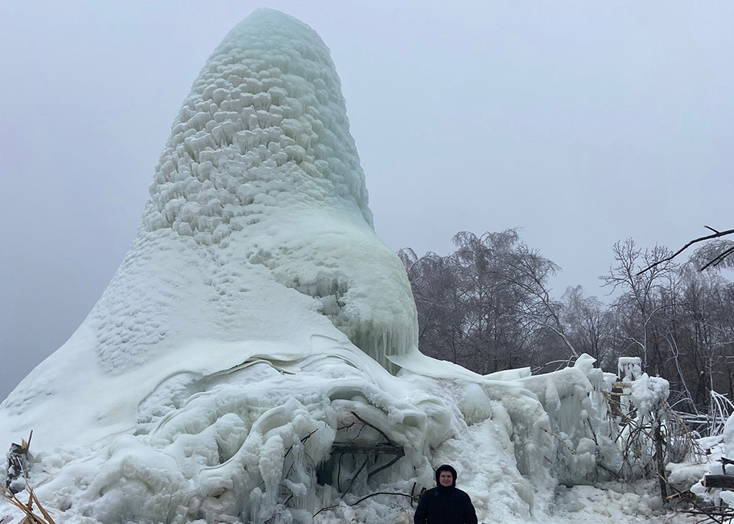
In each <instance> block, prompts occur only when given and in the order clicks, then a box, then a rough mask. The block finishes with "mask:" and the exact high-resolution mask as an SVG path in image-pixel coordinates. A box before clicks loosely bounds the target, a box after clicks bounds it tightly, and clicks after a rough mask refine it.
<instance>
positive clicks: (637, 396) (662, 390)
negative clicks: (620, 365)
mask: <svg viewBox="0 0 734 524" xmlns="http://www.w3.org/2000/svg"><path fill="white" fill-rule="evenodd" d="M630 393H631V395H630V400H631V401H632V404H633V405H634V406H635V407H636V408H637V413H638V418H640V419H643V418H644V417H646V416H647V415H648V414H649V413H651V412H653V411H655V410H657V409H659V408H660V406H661V405H662V403H663V402H664V401H665V400H667V398H668V394H669V393H670V385H669V383H668V381H667V380H665V379H664V378H660V377H650V376H648V375H647V373H643V374H642V376H641V377H640V378H639V379H637V380H635V381H634V382H632V388H631V390H630Z"/></svg>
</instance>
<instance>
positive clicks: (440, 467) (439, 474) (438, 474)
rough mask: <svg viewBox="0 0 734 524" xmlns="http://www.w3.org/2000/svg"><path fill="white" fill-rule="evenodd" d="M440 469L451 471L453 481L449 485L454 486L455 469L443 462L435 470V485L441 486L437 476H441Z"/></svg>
mask: <svg viewBox="0 0 734 524" xmlns="http://www.w3.org/2000/svg"><path fill="white" fill-rule="evenodd" d="M442 471H449V472H450V473H451V477H452V478H453V479H454V481H453V482H452V483H451V487H452V488H455V487H456V470H455V469H454V468H452V467H451V466H449V465H448V464H444V465H443V466H439V467H438V469H437V470H436V486H438V487H439V488H441V487H443V486H441V483H440V482H439V481H438V478H439V477H440V476H441V472H442Z"/></svg>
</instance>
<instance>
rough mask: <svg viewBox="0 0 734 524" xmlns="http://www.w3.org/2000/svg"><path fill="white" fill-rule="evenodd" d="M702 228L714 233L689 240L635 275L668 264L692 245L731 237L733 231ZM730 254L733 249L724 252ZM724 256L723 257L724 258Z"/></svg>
mask: <svg viewBox="0 0 734 524" xmlns="http://www.w3.org/2000/svg"><path fill="white" fill-rule="evenodd" d="M704 227H705V228H706V229H709V230H711V231H714V233H713V234H712V235H707V236H705V237H699V238H694V239H693V240H691V241H690V242H688V243H687V244H686V245H685V246H683V247H682V248H680V249H679V250H678V251H676V252H675V253H673V254H672V255H670V256H669V257H666V258H663V259H662V260H658V261H657V262H655V263H654V264H650V265H649V266H647V267H646V268H645V269H643V270H642V271H640V272H638V273H637V275H638V276H639V275H641V274H643V273H644V272H645V271H648V270H650V269H652V268H654V267H655V266H659V265H660V264H663V263H665V262H670V261H671V260H673V259H674V258H675V257H677V256H678V255H680V254H681V253H683V251H685V250H686V249H688V248H689V247H691V246H692V245H693V244H696V243H698V242H703V241H705V240H712V239H714V238H719V237H723V236H726V235H731V234H732V233H734V229H727V230H726V231H717V230H716V229H714V228H712V227H709V226H704ZM731 252H734V248H733V249H728V250H727V251H725V253H726V255H728V254H730V253H731ZM726 255H724V256H726ZM718 258H722V259H723V258H724V257H722V256H721V255H719V256H718V257H716V259H718ZM716 259H714V260H716ZM711 263H712V262H709V263H708V264H706V265H705V266H704V267H702V268H701V271H703V270H704V269H706V268H707V267H709V266H710V265H711Z"/></svg>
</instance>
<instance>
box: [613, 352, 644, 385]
mask: <svg viewBox="0 0 734 524" xmlns="http://www.w3.org/2000/svg"><path fill="white" fill-rule="evenodd" d="M617 376H618V377H619V380H624V381H626V382H631V381H633V380H637V379H638V378H640V377H641V376H642V361H641V360H640V357H619V360H618V361H617Z"/></svg>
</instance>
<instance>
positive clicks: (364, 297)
mask: <svg viewBox="0 0 734 524" xmlns="http://www.w3.org/2000/svg"><path fill="white" fill-rule="evenodd" d="M150 193H151V199H150V201H149V202H148V204H147V206H146V210H145V213H144V216H143V224H142V226H141V228H140V229H139V231H138V236H137V239H136V240H135V242H134V243H133V245H132V247H131V248H130V250H129V252H128V254H127V256H126V258H125V260H124V262H123V263H122V265H121V267H120V269H119V270H118V271H117V274H116V275H115V277H114V278H113V280H112V282H111V283H110V285H109V287H108V288H107V290H106V291H105V293H104V294H103V296H102V298H101V299H100V300H99V302H98V303H97V304H96V305H95V307H94V309H93V310H92V312H91V313H90V315H89V317H88V318H87V319H86V320H85V321H84V323H83V324H82V326H81V327H80V328H79V330H78V331H77V332H76V333H75V334H74V336H73V337H72V338H71V339H70V340H69V341H68V342H67V343H66V344H65V345H64V346H63V347H62V348H61V349H59V350H58V351H57V352H56V353H55V354H54V355H53V356H52V357H51V358H50V359H49V360H48V361H46V362H45V363H43V364H42V365H41V366H39V368H38V369H37V370H35V371H34V372H33V373H32V374H31V375H30V376H29V377H28V379H27V380H25V381H24V382H23V383H22V384H21V385H20V386H19V387H18V388H17V389H16V390H15V391H14V392H13V393H12V394H11V395H10V396H9V397H8V399H7V400H6V401H5V403H4V404H3V412H4V413H6V414H15V415H20V414H22V415H23V417H22V421H23V422H22V423H23V426H29V427H30V426H33V425H35V424H37V420H38V417H40V416H41V415H40V413H41V412H42V413H43V415H42V416H43V417H44V418H45V417H48V416H51V417H58V419H59V422H60V424H59V426H63V427H64V428H68V430H63V429H62V430H61V431H60V434H59V437H60V439H59V440H57V442H64V441H66V439H67V438H69V437H71V436H73V435H75V434H76V433H77V428H78V427H82V426H86V425H88V424H90V423H92V422H94V421H99V420H103V419H104V420H105V421H106V422H105V423H106V424H108V425H110V426H114V428H115V430H125V429H129V428H130V427H132V424H133V423H134V418H130V417H131V415H133V414H134V411H135V408H136V407H137V402H138V401H139V400H140V399H141V398H142V397H140V398H137V397H133V400H134V403H133V404H130V403H129V402H127V401H120V402H116V401H113V400H112V399H113V398H115V397H116V396H117V395H115V394H114V393H113V392H114V391H115V390H116V389H119V388H123V387H124V388H127V387H128V386H123V384H129V383H131V382H135V383H136V384H139V385H140V386H141V388H140V392H139V394H141V395H144V394H145V392H146V391H149V390H150V389H151V388H152V387H154V386H155V385H157V384H158V383H160V382H162V381H163V380H165V379H166V378H167V377H168V376H170V375H171V374H173V373H176V372H178V371H181V369H179V368H181V367H182V368H183V369H182V370H185V371H195V372H197V373H208V372H214V371H218V370H220V369H224V368H226V367H229V366H233V365H237V364H240V363H241V362H243V361H244V360H246V359H247V358H248V357H249V356H250V355H251V353H252V352H253V351H255V352H262V351H263V350H262V349H261V348H260V349H252V348H251V347H249V346H252V344H249V346H248V344H244V346H248V347H244V346H243V341H262V342H265V341H267V342H268V343H269V344H271V345H272V344H276V345H277V344H284V345H286V346H287V349H286V350H285V351H286V353H288V354H289V355H294V354H295V355H298V356H306V355H308V354H309V353H310V352H311V337H312V336H313V335H314V334H326V335H327V336H329V337H332V338H337V339H340V334H338V333H337V334H334V333H333V330H332V329H329V326H325V323H327V324H330V325H331V324H333V325H334V326H336V327H337V328H338V329H339V330H340V331H341V332H342V333H344V334H345V335H346V337H342V338H344V340H346V339H347V338H348V339H349V341H351V342H352V343H353V344H355V345H356V346H357V347H359V348H361V349H362V350H363V351H364V352H365V353H367V354H368V355H370V356H371V357H372V358H374V359H375V360H376V361H377V362H379V363H380V364H381V365H383V366H384V367H386V368H388V369H390V370H392V371H395V370H396V369H397V368H396V367H395V366H394V365H393V364H392V363H390V362H389V360H388V359H387V356H389V355H399V354H405V353H407V351H408V350H409V349H410V348H411V347H413V346H415V344H416V342H417V316H416V312H415V306H414V304H413V301H412V295H411V291H410V284H409V283H408V280H407V277H406V275H405V271H404V269H403V266H402V264H401V263H400V261H399V260H398V258H397V257H396V256H395V255H394V253H392V252H391V251H390V249H389V248H388V247H387V246H386V245H385V244H384V243H383V242H382V241H380V240H379V239H378V238H377V236H376V235H375V234H374V231H373V229H372V217H371V213H370V211H369V208H368V207H367V190H366V188H365V184H364V174H363V172H362V169H361V167H360V165H359V159H358V157H357V150H356V147H355V145H354V140H353V139H352V137H351V135H350V134H349V125H348V120H347V116H346V109H345V104H344V99H343V97H342V95H341V90H340V83H339V78H338V76H337V74H336V71H335V69H334V65H333V63H332V61H331V59H330V57H329V52H328V49H327V48H326V46H325V45H324V44H323V42H322V41H321V39H320V38H319V37H318V35H317V34H316V33H315V32H314V31H312V30H311V29H310V28H309V27H307V26H305V25H304V24H302V23H301V22H299V21H297V20H295V19H294V18H291V17H289V16H286V15H284V14H281V13H278V12H275V11H271V10H258V11H255V12H254V13H253V14H252V15H251V16H250V17H248V18H247V19H246V20H244V21H243V22H242V23H240V24H239V25H237V26H236V27H235V28H234V29H233V30H232V31H231V32H230V33H229V35H227V37H226V38H225V39H224V41H223V42H222V44H221V45H220V46H219V47H218V48H217V49H216V50H215V51H214V53H213V54H212V56H211V57H210V58H209V60H208V61H207V63H206V65H205V66H204V68H203V70H202V72H201V74H200V75H199V78H197V79H196V81H195V82H194V86H193V88H192V91H191V94H190V95H189V96H188V97H187V98H186V100H185V101H184V103H183V107H182V108H181V111H180V112H179V115H178V117H177V118H176V120H175V121H174V123H173V129H172V133H171V137H170V138H169V140H168V142H167V143H166V147H165V149H164V151H163V153H162V155H161V159H160V163H159V165H158V167H157V169H156V174H155V179H154V182H153V184H152V185H151V187H150ZM315 313H316V315H315ZM316 317H321V319H323V320H324V321H326V322H323V321H322V320H320V319H319V318H316ZM327 319H328V320H327ZM190 345H195V346H196V347H197V349H196V351H195V352H196V353H197V354H198V357H197V363H196V366H198V367H195V368H193V369H189V368H190V367H191V364H192V363H191V362H182V359H181V357H180V354H181V353H182V351H184V350H185V349H184V348H186V347H188V346H190ZM268 351H272V350H270V349H268ZM266 354H267V353H266ZM171 366H173V367H171ZM82 369H83V370H85V376H83V377H79V378H78V379H77V378H76V377H75V376H74V375H77V374H78V373H79V370H82ZM143 375H145V376H144V377H143ZM102 391H104V392H105V394H104V395H101V398H100V392H102ZM71 400H73V401H74V402H75V403H76V404H81V405H82V406H84V407H82V406H80V409H78V410H76V411H75V412H73V413H63V415H62V412H63V411H64V410H61V409H59V410H48V409H47V408H48V406H49V404H52V403H54V402H57V401H58V402H61V403H65V402H67V401H71ZM36 409H39V410H40V411H39V415H38V417H36V416H34V414H35V412H36ZM123 419H124V420H123ZM62 421H63V424H61V422H62ZM18 423H19V422H18V420H17V419H14V422H13V423H12V424H10V427H11V428H12V429H13V430H16V427H15V426H17V424H18ZM3 427H6V428H7V427H8V425H6V424H3ZM17 429H19V428H17ZM39 437H41V436H40V435H39ZM41 438H43V437H41ZM47 438H50V437H47Z"/></svg>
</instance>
